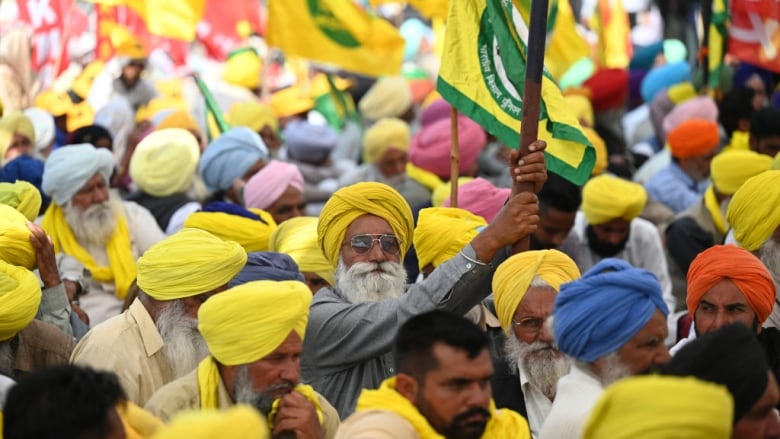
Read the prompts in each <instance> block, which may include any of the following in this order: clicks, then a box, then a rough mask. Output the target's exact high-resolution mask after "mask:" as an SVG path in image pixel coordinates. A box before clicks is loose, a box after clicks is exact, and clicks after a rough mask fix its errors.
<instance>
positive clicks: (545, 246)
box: [531, 234, 556, 250]
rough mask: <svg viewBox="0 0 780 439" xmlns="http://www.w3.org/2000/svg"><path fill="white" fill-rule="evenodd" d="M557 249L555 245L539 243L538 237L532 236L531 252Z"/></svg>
mask: <svg viewBox="0 0 780 439" xmlns="http://www.w3.org/2000/svg"><path fill="white" fill-rule="evenodd" d="M555 248H556V247H555V244H551V243H544V242H542V241H539V240H538V239H536V235H534V234H531V250H553V249H555Z"/></svg>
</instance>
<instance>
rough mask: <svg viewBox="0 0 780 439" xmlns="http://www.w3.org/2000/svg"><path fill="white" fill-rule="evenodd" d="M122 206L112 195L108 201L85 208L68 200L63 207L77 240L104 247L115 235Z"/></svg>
mask: <svg viewBox="0 0 780 439" xmlns="http://www.w3.org/2000/svg"><path fill="white" fill-rule="evenodd" d="M121 208H122V207H121V204H120V203H119V201H117V200H115V199H114V198H113V197H112V198H111V199H109V200H108V201H105V202H103V203H99V204H93V205H92V206H89V207H88V208H86V209H83V210H82V209H81V208H80V207H76V206H74V205H73V204H72V203H70V202H68V203H67V204H66V205H65V206H64V207H63V211H64V212H65V220H66V221H67V222H68V225H69V226H70V230H71V231H73V235H74V236H75V237H76V240H78V241H79V242H81V243H83V244H92V245H95V246H98V247H104V246H105V245H106V244H108V241H109V240H110V239H111V236H113V235H114V230H115V229H116V217H117V215H119V214H120V212H121V210H120V209H121Z"/></svg>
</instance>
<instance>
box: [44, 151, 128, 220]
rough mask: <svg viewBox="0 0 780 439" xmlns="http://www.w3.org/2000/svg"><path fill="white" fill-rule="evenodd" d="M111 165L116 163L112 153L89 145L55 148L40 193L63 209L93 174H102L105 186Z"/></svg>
mask: <svg viewBox="0 0 780 439" xmlns="http://www.w3.org/2000/svg"><path fill="white" fill-rule="evenodd" d="M114 165H116V160H115V159H114V155H113V154H111V151H109V150H107V149H104V148H95V147H94V146H92V145H90V144H89V143H79V144H77V145H66V146H63V147H62V148H57V149H55V150H54V152H52V153H51V155H49V158H48V159H47V160H46V164H45V165H44V167H43V181H42V187H43V192H44V193H45V194H46V195H50V196H51V198H52V199H53V200H54V202H55V203H57V205H58V206H63V205H65V203H67V202H68V201H70V199H71V198H72V197H73V196H74V195H76V192H78V191H79V189H81V187H82V186H84V185H85V184H87V182H88V181H89V179H91V178H92V177H93V176H94V175H95V174H97V173H99V174H101V175H102V176H103V178H104V179H105V181H106V183H108V182H109V180H110V179H111V173H112V172H113V171H114Z"/></svg>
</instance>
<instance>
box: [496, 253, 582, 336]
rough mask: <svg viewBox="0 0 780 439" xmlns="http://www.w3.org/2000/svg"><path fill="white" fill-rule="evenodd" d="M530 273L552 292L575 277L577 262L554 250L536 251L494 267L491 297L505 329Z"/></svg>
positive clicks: (528, 285) (577, 274)
mask: <svg viewBox="0 0 780 439" xmlns="http://www.w3.org/2000/svg"><path fill="white" fill-rule="evenodd" d="M534 276H539V277H540V278H542V280H544V281H545V282H547V283H548V284H549V285H550V286H551V287H552V288H553V289H554V290H555V291H556V292H557V291H560V289H561V285H562V284H565V283H567V282H571V281H573V280H576V279H579V277H580V270H579V269H578V268H577V264H575V263H574V261H573V260H572V259H571V258H570V257H568V256H567V255H566V254H564V253H562V252H560V251H558V250H537V251H525V252H522V253H518V254H516V255H514V256H512V257H511V258H509V259H507V260H506V261H504V262H502V263H501V265H499V266H498V268H497V269H496V273H495V274H494V275H493V297H494V299H495V302H496V313H497V314H498V320H499V321H500V322H501V327H502V328H504V330H505V331H508V330H509V328H511V327H512V317H513V316H514V315H515V311H517V307H518V306H519V305H520V302H521V301H522V300H523V297H525V293H526V292H527V291H528V288H529V287H530V286H531V281H533V278H534Z"/></svg>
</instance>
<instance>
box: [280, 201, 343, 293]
mask: <svg viewBox="0 0 780 439" xmlns="http://www.w3.org/2000/svg"><path fill="white" fill-rule="evenodd" d="M269 244H270V247H271V248H270V250H271V251H274V252H279V253H287V254H288V255H290V257H291V258H292V259H293V260H294V261H295V263H296V264H298V269H300V270H301V271H302V272H309V273H315V274H316V275H317V276H319V277H321V278H323V279H325V280H326V281H327V282H328V283H329V284H330V285H331V286H333V285H335V283H336V282H335V279H334V278H333V267H332V266H331V265H330V262H328V260H327V259H326V258H325V255H324V254H322V249H321V248H320V246H319V245H318V244H317V218H314V217H308V216H301V217H297V218H290V219H288V220H287V221H285V222H283V223H281V224H279V227H277V228H276V230H274V232H273V233H271V239H270V242H269Z"/></svg>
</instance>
